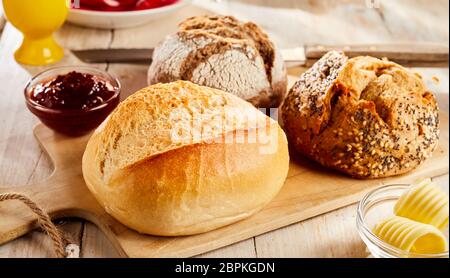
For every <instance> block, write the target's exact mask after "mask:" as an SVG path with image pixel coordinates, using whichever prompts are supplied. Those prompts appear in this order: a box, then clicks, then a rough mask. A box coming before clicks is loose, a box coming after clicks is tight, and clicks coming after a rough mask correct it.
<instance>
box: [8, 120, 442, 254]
mask: <svg viewBox="0 0 450 278" xmlns="http://www.w3.org/2000/svg"><path fill="white" fill-rule="evenodd" d="M440 119H441V134H443V135H444V136H442V137H441V140H440V142H439V145H438V148H437V149H436V150H435V152H434V153H433V156H432V157H431V158H430V159H429V160H427V161H426V162H425V163H424V164H423V165H421V166H420V167H418V168H417V169H415V170H414V171H412V172H410V173H408V174H407V175H402V176H397V177H391V178H386V179H377V180H356V179H352V178H350V177H347V176H343V175H341V174H339V173H336V172H332V171H330V170H328V169H325V168H323V167H321V166H320V165H318V164H317V163H315V162H312V161H310V160H308V159H306V158H304V157H300V156H299V155H298V154H295V153H292V152H291V154H290V157H291V162H290V166H289V173H288V177H287V179H286V182H285V183H284V186H283V188H282V189H281V191H280V193H279V194H278V195H277V196H276V197H275V199H274V200H272V202H270V203H269V204H268V205H267V206H266V207H264V208H263V209H262V210H261V211H260V212H258V213H257V214H255V215H253V216H252V217H250V218H247V219H245V220H242V221H239V222H237V223H234V224H232V225H229V226H225V227H223V228H220V229H217V230H214V231H211V232H208V233H204V234H199V235H193V236H185V237H154V236H146V235H141V234H138V233H137V232H135V231H132V230H130V229H128V228H126V227H125V226H123V225H122V224H120V223H119V222H117V221H116V220H115V219H113V218H112V217H111V216H109V215H108V214H107V213H106V212H105V211H104V210H103V208H102V207H100V205H99V204H98V203H97V201H96V200H95V199H94V197H93V195H92V194H91V193H90V192H89V191H88V189H87V187H86V186H85V183H84V179H83V177H82V173H81V157H82V155H83V153H84V150H85V147H86V143H87V141H88V139H89V137H90V136H89V135H86V136H83V137H78V138H69V137H65V136H62V135H59V134H56V133H54V132H53V131H51V130H50V129H48V128H47V127H45V126H43V125H42V124H39V125H37V126H36V127H35V128H34V133H35V136H36V139H37V141H38V142H39V143H40V145H41V147H42V148H43V149H44V151H45V153H46V154H48V155H49V157H50V158H51V160H52V161H53V163H54V165H55V171H54V172H53V173H52V174H51V176H50V177H49V178H48V179H46V180H45V181H43V182H41V183H38V184H34V185H30V186H26V187H21V188H17V189H16V190H18V192H19V193H22V194H25V195H26V196H29V197H32V198H33V200H34V201H36V202H37V203H38V204H39V205H40V206H41V207H42V208H43V209H44V210H45V211H47V212H48V213H49V214H50V215H51V216H52V217H54V218H58V217H79V218H83V219H85V220H88V221H91V222H93V223H95V224H96V225H97V226H98V227H100V229H101V230H102V231H103V232H105V233H106V235H107V237H108V239H109V240H112V242H113V245H114V247H115V248H116V250H117V251H119V253H120V254H121V255H122V254H123V255H127V256H129V257H190V256H194V255H198V254H201V253H204V252H209V251H211V250H214V249H216V248H219V247H223V246H227V245H230V244H233V243H235V242H238V241H242V240H245V239H248V238H251V237H254V236H257V235H260V234H262V233H266V232H270V231H272V230H275V229H278V228H280V227H284V226H286V225H290V224H292V223H295V222H299V221H302V220H305V219H309V218H311V217H314V216H317V215H320V214H323V213H326V212H329V211H332V210H336V209H338V208H341V207H343V206H347V205H350V204H353V203H356V202H357V201H358V200H360V199H361V198H362V197H363V196H364V194H365V193H366V192H368V191H369V190H372V189H374V188H376V187H378V186H381V185H384V184H389V183H407V182H411V181H414V180H416V179H417V178H420V177H423V176H431V177H433V176H436V175H442V174H444V173H447V172H448V155H449V146H448V130H449V126H448V115H447V114H441V115H440ZM445 135H447V136H445ZM4 190H6V192H9V191H11V189H0V192H2V191H3V192H5V191H4ZM55 196H58V198H55ZM0 219H2V221H1V222H0V243H5V242H7V241H10V240H12V239H15V238H17V237H19V236H21V235H23V234H25V233H27V232H29V231H31V230H32V229H33V228H34V227H35V226H36V216H35V215H33V214H31V213H30V212H29V211H28V209H26V208H24V206H23V205H21V204H17V203H13V202H4V203H0ZM323 226H324V225H320V226H319V227H320V228H324V230H325V231H326V230H327V229H326V227H323ZM325 226H326V225H325ZM340 232H341V234H342V235H344V234H345V232H346V231H345V230H342V231H340ZM318 235H320V233H318ZM338 238H340V236H339V235H338ZM310 247H313V246H310ZM311 250H316V248H311ZM330 250H331V252H333V250H334V249H330ZM331 254H333V253H331Z"/></svg>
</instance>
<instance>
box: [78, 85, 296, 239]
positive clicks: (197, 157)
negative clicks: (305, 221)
mask: <svg viewBox="0 0 450 278" xmlns="http://www.w3.org/2000/svg"><path fill="white" fill-rule="evenodd" d="M176 84H178V85H180V84H181V86H182V88H183V89H185V90H194V89H197V90H203V89H202V88H203V87H200V86H196V85H193V84H190V83H188V82H181V83H180V82H178V83H176ZM160 86H163V87H162V88H167V87H170V86H176V85H175V84H166V85H160ZM160 89H161V87H160ZM204 90H206V93H207V94H211V93H214V92H215V91H210V89H208V88H204ZM149 92H151V90H146V91H143V92H142V93H141V94H148V93H149ZM192 93H193V94H196V92H192ZM166 94H170V91H168V92H166ZM166 94H165V95H166ZM198 94H200V92H198ZM224 94H225V93H224ZM226 95H229V94H226ZM229 96H230V95H229ZM155 99H159V98H155ZM167 99H171V97H170V96H166V99H160V103H154V104H153V105H160V106H165V105H166V103H165V101H166V100H167ZM211 99H212V98H211ZM232 100H236V101H237V102H238V103H241V102H242V103H244V101H243V100H240V99H238V98H237V97H232V96H230V99H229V100H228V102H231V101H232ZM128 101H130V102H142V100H141V99H140V97H139V96H136V97H135V99H133V98H131V99H130V100H128ZM125 102H127V100H126V101H125ZM179 102H180V103H182V102H183V100H179ZM128 105H132V104H131V103H130V104H127V103H125V104H124V106H125V107H128ZM233 106H236V107H238V106H237V104H235V105H233ZM133 107H135V109H137V110H136V113H137V112H138V111H139V110H140V109H142V108H139V106H136V105H134V104H133ZM168 107H170V105H169V106H168ZM186 107H188V106H186ZM167 109H169V108H167ZM239 109H241V110H242V111H244V110H245V109H252V110H254V111H256V112H257V113H260V114H262V113H261V112H259V111H257V110H256V109H254V108H253V107H251V105H250V104H247V103H245V105H244V106H242V107H240V108H239ZM244 112H245V111H244ZM116 113H124V112H122V110H120V109H119V110H118V112H117V111H116ZM123 115H126V114H123ZM118 116H121V115H119V114H116V115H112V116H111V117H112V118H116V117H118ZM262 116H263V117H266V116H264V115H262ZM109 121H110V122H109V123H105V126H103V127H101V128H99V129H98V130H97V131H96V132H95V133H94V135H93V136H92V138H91V139H90V140H89V142H88V145H87V148H86V151H85V153H84V156H83V176H84V178H85V181H86V184H87V186H88V188H89V189H90V191H91V192H92V193H93V195H94V196H95V197H96V199H97V200H98V201H99V203H100V204H101V205H102V206H103V207H104V208H105V210H106V211H107V212H108V213H109V214H110V215H112V216H113V217H115V218H116V219H117V220H119V221H120V222H121V223H123V224H124V225H126V226H128V227H130V228H132V229H134V230H136V231H138V232H140V233H145V234H152V235H160V236H180V235H191V234H197V233H203V232H206V231H210V230H212V229H216V228H219V227H222V226H225V225H228V224H231V223H234V222H236V221H239V220H241V219H244V218H246V217H249V216H250V215H252V214H254V213H255V212H257V211H259V210H260V209H261V208H262V207H263V206H264V205H266V204H267V203H268V202H270V200H272V198H274V197H275V195H276V194H277V193H278V191H279V190H280V189H281V187H282V185H283V184H284V180H285V179H286V176H287V172H288V168H289V154H288V149H287V139H286V136H285V134H284V132H283V130H282V129H281V128H280V127H279V125H278V124H277V123H276V122H274V121H272V120H268V121H266V124H265V125H264V126H256V127H254V128H248V129H241V130H236V129H229V130H228V131H227V132H226V133H222V134H221V135H219V136H218V137H215V138H210V139H209V140H206V141H196V142H194V143H186V144H180V145H176V146H169V145H168V146H167V147H166V148H164V149H159V150H158V151H152V152H151V153H149V152H146V151H145V150H144V149H145V148H148V146H146V145H143V148H142V150H141V152H143V153H146V155H144V156H141V157H138V158H137V159H135V160H130V159H129V158H127V157H126V156H125V154H124V153H120V157H122V158H124V159H125V160H126V161H128V163H126V164H121V165H116V166H114V167H113V166H110V167H106V166H104V168H102V167H99V165H100V164H101V161H102V160H103V159H104V156H103V155H102V153H103V150H104V148H105V144H106V145H108V142H110V141H115V140H116V139H115V137H114V136H112V135H113V134H114V133H108V130H109V129H111V128H116V129H121V128H122V127H121V126H117V125H116V124H115V122H114V119H113V120H111V119H110V120H109ZM112 124H114V127H112V126H109V125H112ZM266 130H271V132H270V134H268V135H267V136H266V137H264V136H262V137H261V136H257V135H258V134H259V133H261V132H266ZM122 133H123V135H122V136H124V137H123V138H122V139H120V140H118V141H117V142H116V144H117V146H116V147H117V149H120V148H121V146H120V145H121V144H126V145H129V144H131V143H130V142H128V141H127V142H121V140H125V137H126V136H127V135H126V134H125V130H122ZM105 134H109V135H110V136H108V137H107V138H106V141H105ZM230 136H231V137H230ZM237 136H243V137H242V138H244V139H245V140H237V141H236V140H232V141H227V140H226V139H227V138H237ZM249 138H256V140H255V141H252V140H249ZM155 144H156V143H155ZM271 144H273V145H272V147H273V148H274V149H273V150H272V151H266V152H264V151H262V150H264V148H267V147H268V145H271ZM129 148H132V146H129ZM106 149H108V148H106ZM109 155H110V156H111V160H116V159H115V156H114V154H113V153H112V152H111V153H109Z"/></svg>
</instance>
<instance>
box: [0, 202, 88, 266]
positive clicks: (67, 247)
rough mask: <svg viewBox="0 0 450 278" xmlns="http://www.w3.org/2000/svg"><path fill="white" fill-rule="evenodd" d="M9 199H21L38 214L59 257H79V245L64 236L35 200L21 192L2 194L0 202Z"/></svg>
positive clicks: (41, 224)
mask: <svg viewBox="0 0 450 278" xmlns="http://www.w3.org/2000/svg"><path fill="white" fill-rule="evenodd" d="M8 200H17V201H21V202H22V203H24V204H25V205H27V207H28V208H30V209H31V210H32V211H33V213H35V214H36V215H37V216H38V223H39V225H40V227H41V228H42V229H43V230H44V231H45V233H46V234H47V235H48V236H50V238H51V239H52V242H53V246H54V249H55V253H56V255H57V256H58V258H78V257H79V253H80V251H79V250H80V248H79V247H78V246H77V245H75V244H72V243H70V242H69V240H67V239H66V238H65V237H64V235H63V234H62V232H60V231H59V230H58V228H56V226H55V224H53V222H52V220H51V218H50V216H49V215H48V214H47V213H46V212H45V211H44V210H43V209H41V208H40V207H39V206H38V205H37V204H36V203H35V202H33V201H32V200H31V199H30V198H28V197H27V196H25V195H22V194H19V193H4V194H0V202H2V201H8Z"/></svg>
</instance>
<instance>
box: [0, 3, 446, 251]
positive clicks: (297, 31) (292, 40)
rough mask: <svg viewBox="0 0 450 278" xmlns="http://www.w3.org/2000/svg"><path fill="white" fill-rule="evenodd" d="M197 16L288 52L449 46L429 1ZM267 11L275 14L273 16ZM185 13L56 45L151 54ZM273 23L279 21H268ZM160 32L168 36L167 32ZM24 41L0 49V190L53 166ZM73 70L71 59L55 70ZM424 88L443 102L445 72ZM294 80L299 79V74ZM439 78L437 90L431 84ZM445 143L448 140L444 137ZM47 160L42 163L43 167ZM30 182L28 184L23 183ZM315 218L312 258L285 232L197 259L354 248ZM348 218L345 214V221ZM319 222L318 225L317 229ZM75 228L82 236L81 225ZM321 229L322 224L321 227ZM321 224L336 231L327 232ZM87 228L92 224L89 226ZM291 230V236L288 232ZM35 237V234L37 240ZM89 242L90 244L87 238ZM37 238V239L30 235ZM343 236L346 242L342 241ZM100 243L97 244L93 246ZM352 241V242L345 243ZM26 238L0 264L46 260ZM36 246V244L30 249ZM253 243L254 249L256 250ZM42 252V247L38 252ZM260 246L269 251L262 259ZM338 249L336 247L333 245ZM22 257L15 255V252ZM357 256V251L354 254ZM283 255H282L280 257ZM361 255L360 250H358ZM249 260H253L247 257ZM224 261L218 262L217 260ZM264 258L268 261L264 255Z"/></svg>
mask: <svg viewBox="0 0 450 278" xmlns="http://www.w3.org/2000/svg"><path fill="white" fill-rule="evenodd" d="M195 3H196V4H197V5H200V6H201V9H199V8H198V6H197V7H195V8H188V9H189V10H190V12H189V13H186V15H188V14H189V15H190V14H195V13H196V12H197V11H198V12H199V13H207V11H206V9H207V8H208V9H209V8H211V9H212V12H214V11H216V12H220V13H226V14H233V15H235V16H238V17H239V18H242V19H249V20H253V21H255V22H257V23H259V24H261V25H262V26H263V28H265V29H266V30H267V31H268V32H269V33H270V34H271V36H272V37H273V38H274V40H275V41H276V43H277V44H278V45H279V46H282V47H293V46H298V44H300V43H301V44H303V43H323V44H329V43H335V44H339V43H340V44H348V43H377V42H378V43H383V42H401V41H431V42H438V43H446V44H447V45H448V38H449V36H448V20H449V19H448V18H449V16H448V6H449V3H448V1H446V0H436V1H432V2H430V1H426V0H381V1H380V3H381V4H382V5H381V9H379V10H377V9H369V8H367V7H366V6H365V1H364V0H346V1H345V4H348V5H343V4H342V1H338V0H317V1H298V0H283V1H278V0H240V1H233V2H231V1H222V3H213V2H210V1H204V0H200V1H195ZM268 6H270V7H272V8H274V9H270V8H268ZM184 12H185V11H182V12H181V11H180V14H178V15H177V16H174V17H173V19H174V20H172V18H171V19H169V20H167V21H164V20H162V21H160V22H158V24H157V25H154V23H151V24H148V25H146V26H142V27H139V28H136V29H131V30H128V31H126V30H121V31H118V33H116V31H108V30H106V31H105V30H95V29H86V28H79V27H75V26H71V25H69V24H67V25H66V26H65V27H64V28H63V29H61V30H60V31H59V32H58V34H57V39H58V40H59V41H60V42H61V43H62V44H63V45H64V46H65V47H66V48H67V49H68V48H76V49H84V48H91V47H107V46H110V45H114V46H127V47H151V46H154V43H155V42H156V41H157V40H159V39H160V38H161V36H163V35H164V33H165V32H168V31H170V30H173V28H174V26H175V25H176V22H175V21H179V20H180V19H182V18H183V16H184ZM267 18H275V19H276V20H267ZM165 25H167V26H171V27H170V28H172V29H165V28H166V27H165ZM20 39H21V36H20V34H19V33H18V32H17V31H16V30H14V29H13V28H12V27H11V26H9V25H7V26H6V27H5V30H4V34H3V36H2V39H1V41H0V82H1V84H2V86H1V87H0V93H1V94H2V96H4V98H3V99H2V101H1V102H0V187H2V186H7V185H8V186H10V185H25V184H27V183H28V184H31V183H34V182H37V181H38V180H42V179H40V178H39V179H37V178H36V180H34V178H31V177H32V176H33V175H37V174H33V173H36V172H37V173H41V172H42V176H41V177H42V178H44V177H45V176H46V175H47V174H48V173H49V172H50V171H51V168H52V167H51V165H50V163H49V162H48V160H47V158H46V156H45V155H43V154H42V152H41V150H40V148H39V146H38V144H37V142H36V141H35V140H34V138H33V136H32V133H31V128H32V126H33V125H34V124H35V123H36V122H37V120H36V119H34V118H33V117H32V116H31V114H30V113H28V111H26V109H25V106H24V105H23V97H22V92H21V90H22V88H23V87H24V84H25V82H26V81H27V79H28V78H29V77H30V76H31V75H32V74H34V73H36V72H38V71H40V70H41V69H42V68H27V67H21V66H20V65H17V64H16V63H15V62H14V61H13V59H12V53H13V51H14V49H15V48H17V46H18V45H19V43H20ZM71 63H78V61H76V59H75V58H73V57H71V55H70V53H68V56H67V57H66V58H65V59H64V61H62V62H61V63H60V64H71ZM94 66H98V67H101V68H108V66H107V65H104V64H102V65H94ZM109 71H110V72H113V74H115V75H117V76H119V77H123V78H124V80H126V81H125V82H122V83H125V86H127V89H126V91H127V93H126V94H129V93H131V92H133V91H134V90H135V89H136V88H139V87H140V86H143V85H145V77H146V71H147V69H146V67H142V66H130V65H111V66H109ZM417 71H418V72H420V74H422V75H423V76H424V78H425V81H426V82H427V86H428V87H429V88H430V90H432V91H433V92H445V93H447V95H448V87H449V85H448V84H449V83H448V80H449V78H448V69H447V70H436V69H417ZM297 73H298V71H297ZM433 76H437V77H438V78H439V79H440V82H439V83H436V82H435V81H433V80H432V78H431V77H433ZM439 105H440V107H441V109H443V110H447V111H448V98H443V101H440V102H439ZM447 138H448V137H447ZM45 160H47V162H45ZM39 165H40V166H39ZM28 179H30V181H28ZM438 180H440V181H441V180H442V181H443V182H444V183H445V182H446V185H447V186H448V175H445V176H444V177H442V178H439V179H438ZM346 209H348V211H347V212H348V213H349V215H351V213H352V209H351V207H349V208H344V209H341V210H346ZM341 210H338V211H335V212H331V213H329V214H326V215H323V216H320V217H316V218H313V219H310V220H307V221H304V222H302V223H299V224H294V225H292V226H297V225H299V226H300V225H301V226H302V229H303V230H304V231H303V232H302V233H303V234H304V235H306V236H307V240H308V242H311V244H310V245H309V246H314V248H317V249H314V250H310V249H309V247H308V248H300V249H298V248H291V249H290V248H288V247H289V246H290V245H297V246H299V244H300V243H298V242H299V241H304V240H305V239H304V238H303V237H301V238H300V237H294V236H289V235H286V237H284V235H285V234H286V233H288V232H287V231H289V230H288V229H287V228H284V229H281V230H278V231H273V232H271V233H267V234H265V235H263V236H259V237H257V238H255V239H250V240H247V241H244V242H245V244H244V242H241V243H238V244H236V245H232V246H228V247H225V248H223V249H219V250H216V251H214V252H211V253H208V254H204V255H202V256H219V257H220V256H240V255H242V256H259V255H260V254H270V253H274V252H275V251H276V250H277V252H276V254H277V255H279V256H283V257H286V256H295V257H305V256H309V255H311V254H315V255H314V256H318V257H322V256H330V255H329V254H330V251H329V249H328V248H327V246H330V248H332V247H331V246H333V245H327V244H323V245H322V244H321V242H330V239H329V238H330V237H331V238H332V237H334V234H335V232H334V230H335V229H336V230H337V231H339V230H343V229H348V233H343V234H344V235H343V236H344V237H342V238H339V239H338V240H342V241H343V242H352V240H351V239H354V240H356V239H355V238H354V237H352V231H353V232H354V230H353V229H354V227H353V226H349V224H348V223H347V222H345V221H340V220H339V219H340V218H339V216H338V215H339V211H341ZM346 215H347V214H346ZM321 219H325V220H323V222H322V221H321ZM77 223H79V227H78V228H75V230H77V229H80V230H81V229H82V226H83V225H84V224H83V223H84V222H77ZM324 223H325V224H324ZM326 223H334V225H327V224H326ZM87 225H90V224H87ZM318 225H327V227H328V232H326V233H322V235H323V237H325V238H320V239H318V238H316V237H309V235H311V234H314V233H315V232H316V231H317V229H318V227H320V226H318ZM292 226H289V227H288V228H290V227H292ZM37 234H39V233H37ZM83 234H84V235H83V238H85V239H86V242H84V243H82V253H83V254H86V255H89V256H93V257H108V256H117V254H115V253H114V252H110V251H108V250H111V249H110V248H107V247H105V246H106V244H105V243H104V241H102V240H101V238H100V235H101V232H99V231H98V229H97V228H96V227H94V226H93V225H90V228H89V229H88V228H84V230H83ZM91 234H92V236H90V235H91ZM33 235H34V233H33ZM268 235H274V237H278V238H280V239H283V238H287V239H289V241H288V240H285V241H283V242H281V241H280V244H283V245H284V246H286V248H280V247H279V246H278V245H277V244H264V242H265V240H270V237H266V236H268ZM347 235H348V238H347ZM97 238H99V240H96V239H97ZM348 239H350V241H349V240H348ZM21 242H29V239H28V236H27V237H24V238H22V239H19V240H16V241H14V242H12V243H9V244H6V245H2V246H0V257H22V256H29V257H45V256H51V252H50V251H49V250H51V244H46V243H42V244H41V245H42V248H37V246H38V244H35V243H38V242H39V241H37V240H36V241H35V240H33V241H32V242H31V243H30V244H22V243H21ZM33 242H34V243H33ZM255 243H256V244H255ZM41 245H39V246H41ZM261 246H267V248H266V253H264V251H263V250H262V249H261V248H262V247H261ZM335 246H336V245H335ZM354 247H355V245H354V244H341V248H342V251H341V252H336V251H333V255H334V256H352V255H355V256H358V257H359V256H362V255H360V254H356V253H353V248H354ZM18 248H19V249H20V250H17V249H18ZM358 248H359V247H358ZM284 249H286V251H285V252H284V251H283V250H284ZM358 250H362V249H361V248H360V249H358ZM252 252H253V253H252ZM221 254H223V255H221ZM267 256H269V255H267Z"/></svg>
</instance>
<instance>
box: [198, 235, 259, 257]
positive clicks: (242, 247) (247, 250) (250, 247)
mask: <svg viewBox="0 0 450 278" xmlns="http://www.w3.org/2000/svg"><path fill="white" fill-rule="evenodd" d="M256 255H257V254H256V249H255V241H254V239H253V238H251V239H247V240H244V241H241V242H238V243H235V244H233V245H230V246H227V247H223V248H220V249H217V250H214V251H211V252H208V253H205V254H202V255H199V256H197V258H256V257H257V256H256Z"/></svg>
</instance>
